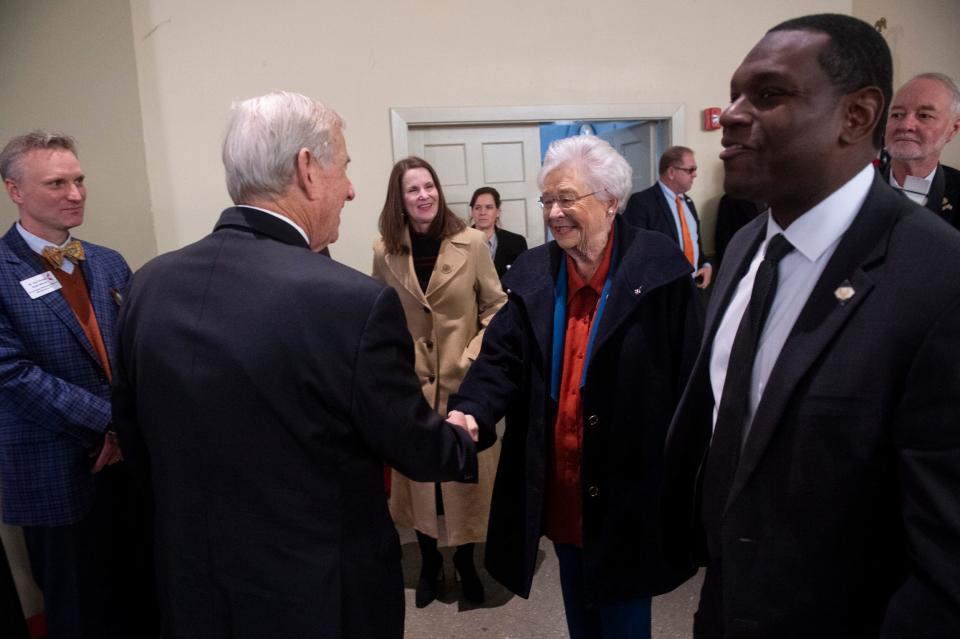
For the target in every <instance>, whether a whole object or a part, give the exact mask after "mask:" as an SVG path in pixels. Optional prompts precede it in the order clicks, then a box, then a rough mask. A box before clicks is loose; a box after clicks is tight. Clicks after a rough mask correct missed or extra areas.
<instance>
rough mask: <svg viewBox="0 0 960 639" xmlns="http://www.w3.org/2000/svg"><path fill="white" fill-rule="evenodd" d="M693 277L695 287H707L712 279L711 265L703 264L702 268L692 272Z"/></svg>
mask: <svg viewBox="0 0 960 639" xmlns="http://www.w3.org/2000/svg"><path fill="white" fill-rule="evenodd" d="M693 277H694V280H695V281H696V282H697V288H701V289H703V288H707V287H708V286H710V281H711V280H712V279H713V267H712V266H710V265H709V264H704V265H703V268H702V269H700V270H698V271H697V272H696V273H694V274H693Z"/></svg>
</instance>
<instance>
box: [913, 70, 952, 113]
mask: <svg viewBox="0 0 960 639" xmlns="http://www.w3.org/2000/svg"><path fill="white" fill-rule="evenodd" d="M914 80H933V81H934V82H939V83H940V84H942V85H943V87H944V88H945V89H946V90H947V91H949V92H950V103H951V108H952V109H953V114H954V115H960V88H958V87H957V83H956V82H954V81H953V79H952V78H951V77H950V76H948V75H946V74H945V73H936V72H933V71H931V72H928V73H920V74H918V75H915V76H913V77H912V78H910V80H908V81H907V84H909V83H910V82H913V81H914ZM904 86H906V84H905V85H904Z"/></svg>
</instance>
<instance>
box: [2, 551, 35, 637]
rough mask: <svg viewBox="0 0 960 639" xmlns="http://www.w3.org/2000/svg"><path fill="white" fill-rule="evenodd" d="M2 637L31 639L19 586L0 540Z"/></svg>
mask: <svg viewBox="0 0 960 639" xmlns="http://www.w3.org/2000/svg"><path fill="white" fill-rule="evenodd" d="M0 637H9V638H10V639H29V637H30V635H29V633H28V632H27V622H26V620H25V619H24V618H23V608H22V607H21V606H20V597H19V595H17V586H16V584H14V583H13V574H12V573H11V572H10V563H9V562H8V561H7V554H6V552H5V551H4V549H3V543H2V542H0Z"/></svg>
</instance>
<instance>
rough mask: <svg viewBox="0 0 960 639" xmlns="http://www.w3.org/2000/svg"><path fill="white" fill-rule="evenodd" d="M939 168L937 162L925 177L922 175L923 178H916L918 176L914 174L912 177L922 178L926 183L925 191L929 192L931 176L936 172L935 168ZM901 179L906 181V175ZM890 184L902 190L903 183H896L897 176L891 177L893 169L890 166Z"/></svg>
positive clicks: (931, 181) (931, 182)
mask: <svg viewBox="0 0 960 639" xmlns="http://www.w3.org/2000/svg"><path fill="white" fill-rule="evenodd" d="M939 168H940V165H939V164H938V165H937V166H935V167H933V170H932V171H930V175H928V176H927V177H924V178H918V177H916V176H914V179H915V180H923V181H924V182H926V183H927V193H929V192H930V185H931V184H933V176H934V175H936V174H937V169H939ZM908 177H909V176H908ZM903 181H904V182H906V181H907V179H906V177H905V178H904V179H903ZM890 186H892V187H893V188H895V189H900V190H901V191H902V190H904V185H903V184H900V183H898V182H897V178H895V177H893V169H892V168H891V169H890Z"/></svg>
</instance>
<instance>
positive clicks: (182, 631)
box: [114, 93, 477, 639]
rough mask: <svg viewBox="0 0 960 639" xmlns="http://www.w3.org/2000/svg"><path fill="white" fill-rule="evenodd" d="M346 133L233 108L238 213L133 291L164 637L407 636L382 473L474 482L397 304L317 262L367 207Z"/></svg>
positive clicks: (281, 113)
mask: <svg viewBox="0 0 960 639" xmlns="http://www.w3.org/2000/svg"><path fill="white" fill-rule="evenodd" d="M342 129H343V121H342V120H341V119H340V116H338V115H337V114H336V113H335V112H334V111H332V110H331V109H329V108H327V107H325V106H324V105H323V104H320V103H318V102H315V101H314V100H311V99H310V98H307V97H305V96H302V95H298V94H293V93H273V94H269V95H265V96H262V97H259V98H253V99H250V100H246V101H244V102H241V103H239V104H236V105H235V106H234V109H233V113H232V117H231V121H230V124H229V126H228V130H227V134H226V139H225V140H224V144H223V162H224V166H225V168H226V174H227V188H228V191H229V192H230V195H231V198H232V199H233V201H234V203H235V204H236V206H234V207H232V208H228V209H227V210H225V211H224V212H223V213H222V214H221V216H220V220H219V221H218V222H217V224H216V227H215V228H214V231H213V233H212V234H210V235H209V236H207V237H206V238H204V239H202V240H200V241H199V242H197V243H195V244H192V245H190V246H187V247H186V248H183V249H181V250H179V251H175V252H173V253H170V254H167V255H164V256H161V257H158V258H156V259H155V260H153V261H152V262H150V263H149V264H147V265H146V266H144V267H143V269H142V270H141V271H139V272H138V273H137V274H136V275H135V276H134V278H133V282H132V284H131V289H130V294H129V296H128V299H127V301H126V302H125V304H124V307H123V311H122V313H121V319H120V328H119V334H120V337H119V346H118V352H119V354H118V362H119V364H118V370H117V379H116V383H115V397H114V402H115V403H114V410H115V416H116V419H117V429H118V432H119V434H120V438H121V443H122V444H123V446H124V451H125V454H128V456H129V457H130V458H131V460H132V461H134V462H139V463H141V464H142V465H143V466H144V467H145V468H149V470H150V473H151V477H152V485H153V487H154V489H155V492H156V500H157V551H156V554H157V558H158V572H159V575H158V579H159V583H160V589H161V612H162V617H163V621H164V624H163V636H164V638H165V639H167V638H169V639H183V638H190V637H197V638H198V639H199V638H203V639H206V638H209V637H234V638H240V637H250V638H254V637H257V638H259V637H291V638H292V637H331V638H332V637H337V638H339V637H355V638H358V639H359V638H374V637H376V638H379V637H395V638H398V639H399V638H400V637H402V635H403V614H404V604H403V583H402V577H401V573H400V545H399V541H398V538H397V533H396V530H395V529H394V527H393V524H392V522H391V520H390V515H389V513H388V511H387V501H386V496H385V494H384V486H383V463H384V461H386V462H387V463H389V464H390V465H391V466H393V467H394V468H397V469H398V470H400V471H401V472H402V473H403V474H404V475H407V476H409V477H413V478H415V479H417V480H419V481H451V480H469V481H475V478H476V467H477V466H476V463H477V462H476V451H475V448H474V444H473V443H472V441H471V437H470V435H468V433H467V432H466V431H465V430H462V429H460V428H458V427H457V426H454V425H452V424H449V423H445V422H444V421H443V420H442V419H441V418H440V416H438V415H437V414H436V413H434V412H433V411H432V410H431V409H430V407H429V405H428V404H427V403H426V401H425V400H424V398H423V393H422V392H421V391H420V382H419V380H418V379H417V377H416V374H415V373H414V369H413V347H412V344H411V341H410V335H409V333H408V332H407V330H406V325H405V322H404V316H403V310H402V308H401V306H400V301H399V299H398V298H397V295H396V293H395V292H394V291H393V289H391V288H389V287H386V286H383V285H382V284H379V283H377V282H375V281H374V280H372V279H370V278H369V277H367V276H365V275H363V274H361V273H359V272H357V271H354V270H353V269H350V268H348V267H346V266H344V265H342V264H339V263H337V262H335V261H333V260H331V259H328V258H326V257H323V256H321V255H318V254H317V252H318V251H320V250H322V249H323V248H324V247H326V246H327V245H328V244H330V243H332V242H333V241H335V240H336V239H337V235H338V227H339V224H340V212H341V209H342V208H343V205H344V203H345V202H347V201H349V200H352V199H353V197H354V191H353V186H352V185H351V183H350V180H349V178H348V177H347V163H348V162H349V157H348V155H347V149H346V145H345V143H344V138H343V133H342ZM128 451H129V452H128Z"/></svg>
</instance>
